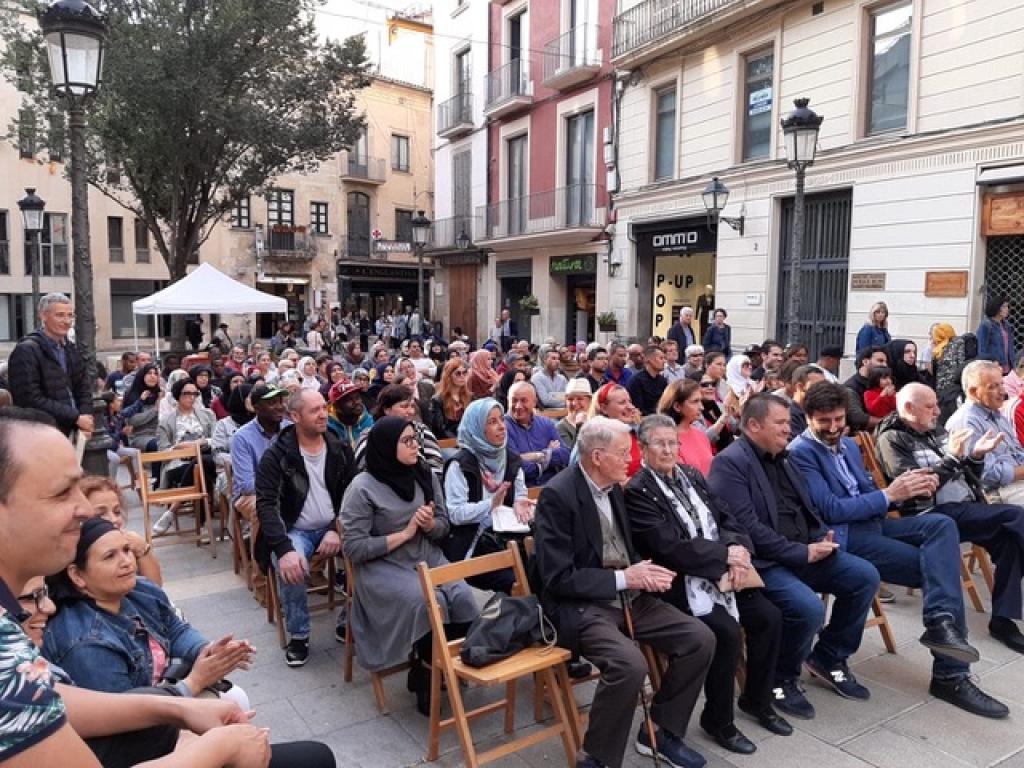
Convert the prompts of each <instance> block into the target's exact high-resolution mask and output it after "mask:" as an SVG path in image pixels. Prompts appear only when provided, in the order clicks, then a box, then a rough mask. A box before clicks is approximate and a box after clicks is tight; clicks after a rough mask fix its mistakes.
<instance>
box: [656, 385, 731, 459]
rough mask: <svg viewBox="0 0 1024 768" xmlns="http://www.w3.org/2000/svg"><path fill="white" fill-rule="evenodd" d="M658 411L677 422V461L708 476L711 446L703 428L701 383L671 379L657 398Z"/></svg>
mask: <svg viewBox="0 0 1024 768" xmlns="http://www.w3.org/2000/svg"><path fill="white" fill-rule="evenodd" d="M658 413H659V414H662V415H664V416H668V417H670V418H671V420H672V423H673V424H675V425H676V443H677V444H678V446H679V449H678V451H677V453H676V459H677V460H678V462H679V463H680V464H686V465H688V466H691V467H693V468H694V469H696V470H697V471H698V472H699V473H700V474H701V476H703V477H707V474H708V472H709V471H711V458H712V456H713V455H714V450H713V449H712V447H711V441H710V440H709V438H708V436H707V433H706V432H705V431H704V429H702V427H703V426H704V410H703V400H702V397H701V391H700V385H699V384H698V383H697V382H695V381H693V380H692V379H681V380H679V381H673V382H672V383H671V384H669V386H668V388H667V389H666V390H665V392H664V394H662V396H661V400H660V401H658ZM640 442H641V443H642V442H643V441H640ZM641 447H642V446H641Z"/></svg>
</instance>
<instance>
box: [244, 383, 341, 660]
mask: <svg viewBox="0 0 1024 768" xmlns="http://www.w3.org/2000/svg"><path fill="white" fill-rule="evenodd" d="M288 416H289V418H290V419H291V420H292V425H291V426H288V427H285V428H284V429H282V430H281V434H280V435H279V436H278V438H277V441H276V442H275V443H273V444H272V445H271V446H270V447H269V448H267V450H266V452H265V453H264V454H263V458H262V459H260V465H259V470H258V472H257V475H256V514H257V515H258V516H259V519H260V531H259V535H258V536H257V538H256V558H257V559H258V560H259V562H260V565H261V566H262V567H263V568H264V569H265V570H266V569H268V568H269V566H270V565H271V563H273V565H274V569H275V570H276V571H277V578H278V589H279V591H280V594H281V604H282V606H283V608H284V614H285V625H286V627H287V629H288V635H289V641H288V647H287V649H286V651H285V661H286V662H287V664H288V666H290V667H301V666H302V665H303V664H305V663H306V660H307V659H308V657H309V603H308V601H307V597H306V578H307V576H309V561H310V560H311V559H312V558H313V555H314V554H316V555H318V556H320V557H334V556H335V555H337V554H338V553H339V552H340V551H341V537H340V535H339V532H338V510H339V509H340V508H341V497H342V496H343V495H344V493H345V489H346V488H347V487H348V481H349V475H350V471H351V468H352V464H353V461H352V450H351V449H350V448H349V447H348V446H347V445H345V444H344V443H343V442H342V441H341V440H339V439H338V438H337V437H335V436H334V435H333V434H331V433H329V432H328V431H327V404H326V403H325V402H324V399H323V397H322V396H321V395H320V393H319V392H317V391H316V390H313V389H303V390H299V391H298V392H296V393H295V394H293V395H292V396H291V397H290V398H289V399H288Z"/></svg>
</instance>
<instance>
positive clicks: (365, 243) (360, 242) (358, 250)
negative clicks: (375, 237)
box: [345, 232, 384, 261]
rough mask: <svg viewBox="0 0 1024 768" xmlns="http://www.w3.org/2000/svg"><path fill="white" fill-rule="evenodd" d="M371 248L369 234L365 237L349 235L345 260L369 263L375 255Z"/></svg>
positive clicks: (346, 242) (346, 241)
mask: <svg viewBox="0 0 1024 768" xmlns="http://www.w3.org/2000/svg"><path fill="white" fill-rule="evenodd" d="M371 246H372V243H371V241H370V233H369V232H367V233H366V234H365V235H352V234H349V235H348V236H346V238H345V258H346V259H348V260H349V261H369V260H370V257H371V255H373V248H372V247H371ZM382 255H384V254H382Z"/></svg>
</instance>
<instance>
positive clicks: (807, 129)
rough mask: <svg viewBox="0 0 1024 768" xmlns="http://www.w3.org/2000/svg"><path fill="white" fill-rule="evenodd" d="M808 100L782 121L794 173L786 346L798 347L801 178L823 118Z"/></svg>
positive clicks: (799, 101)
mask: <svg viewBox="0 0 1024 768" xmlns="http://www.w3.org/2000/svg"><path fill="white" fill-rule="evenodd" d="M810 101H811V100H810V99H806V98H803V99H796V100H795V101H794V102H793V104H794V106H796V109H794V110H793V111H792V112H790V113H789V115H787V116H786V117H784V118H782V133H783V137H784V139H785V143H786V165H788V166H789V167H790V168H792V169H793V170H794V171H796V196H795V198H794V200H793V228H792V234H791V239H792V254H791V257H790V262H789V306H788V307H787V308H786V325H787V329H786V343H787V344H798V343H800V269H801V266H802V265H801V261H802V260H803V256H804V176H805V174H806V172H807V168H808V167H810V166H811V165H813V164H814V153H815V152H816V151H817V148H818V130H819V129H820V128H821V121H822V120H824V119H825V118H824V117H822V116H820V115H818V114H816V113H815V112H814V111H813V110H811V109H809V108H808V106H807V105H808V104H809V103H810Z"/></svg>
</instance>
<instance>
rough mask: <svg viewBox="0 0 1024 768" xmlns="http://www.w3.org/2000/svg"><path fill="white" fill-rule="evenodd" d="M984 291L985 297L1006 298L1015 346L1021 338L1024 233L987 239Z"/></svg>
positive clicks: (1023, 315) (1023, 294)
mask: <svg viewBox="0 0 1024 768" xmlns="http://www.w3.org/2000/svg"><path fill="white" fill-rule="evenodd" d="M984 294H985V298H986V299H988V297H989V296H1000V295H1002V296H1006V297H1007V298H1008V299H1009V300H1010V318H1009V323H1010V325H1011V326H1013V337H1014V338H1015V339H1017V340H1018V341H1017V343H1018V345H1019V344H1020V339H1024V236H1021V235H1014V236H1009V237H990V238H989V239H988V248H987V252H986V256H985V285H984ZM957 330H960V329H959V328H958V329H957ZM965 330H969V331H973V330H974V329H973V328H967V329H965Z"/></svg>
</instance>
